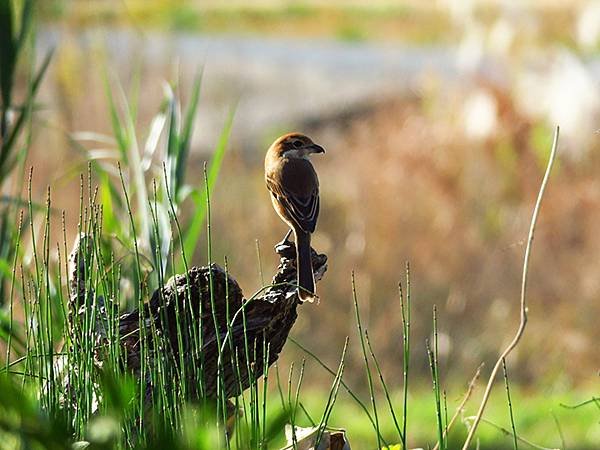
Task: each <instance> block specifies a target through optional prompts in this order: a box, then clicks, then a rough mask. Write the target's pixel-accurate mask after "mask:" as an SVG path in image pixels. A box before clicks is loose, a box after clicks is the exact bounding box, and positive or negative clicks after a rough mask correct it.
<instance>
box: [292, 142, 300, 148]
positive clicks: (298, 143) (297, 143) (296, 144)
mask: <svg viewBox="0 0 600 450" xmlns="http://www.w3.org/2000/svg"><path fill="white" fill-rule="evenodd" d="M292 145H293V146H294V147H296V148H300V147H302V141H294V142H292Z"/></svg>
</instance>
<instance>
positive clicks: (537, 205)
mask: <svg viewBox="0 0 600 450" xmlns="http://www.w3.org/2000/svg"><path fill="white" fill-rule="evenodd" d="M558 134H559V127H556V131H555V132H554V140H553V142H552V151H551V152H550V158H549V159H548V166H547V167H546V173H545V174H544V179H543V180H542V184H541V186H540V191H539V193H538V196H537V200H536V202H535V207H534V209H533V215H532V217H531V224H530V226H529V235H528V237H527V247H526V248H525V257H524V260H523V276H522V279H521V321H520V323H519V328H518V329H517V332H516V334H515V337H514V338H513V340H512V341H511V342H510V344H508V347H506V349H505V350H504V351H503V352H502V354H501V355H500V357H499V358H498V361H496V365H495V366H494V369H493V370H492V373H491V374H490V378H489V380H488V383H487V386H486V388H485V392H484V393H483V399H482V400H481V404H480V405H479V411H478V412H477V415H476V416H475V419H474V420H473V425H472V426H471V429H470V430H469V434H468V435H467V439H466V440H465V443H464V445H463V448H462V450H467V449H468V448H469V445H470V444H471V441H472V440H473V437H474V436H475V431H476V430H477V426H478V425H479V422H480V421H481V418H482V417H483V412H484V411H485V407H486V405H487V402H488V400H489V398H490V394H491V392H492V386H493V384H494V379H495V378H496V375H497V373H498V370H499V369H500V366H501V365H502V360H503V359H505V358H506V357H507V356H508V355H509V354H510V352H512V351H513V349H514V348H515V347H516V346H517V344H518V343H519V341H520V340H521V337H522V336H523V332H524V331H525V326H526V325H527V303H526V292H527V272H528V268H529V257H530V254H531V246H532V243H533V235H534V232H535V225H536V222H537V218H538V214H539V211H540V207H541V204H542V199H543V197H544V192H545V191H546V185H547V184H548V180H549V178H550V172H551V171H552V166H553V165H554V160H555V158H556V150H557V147H558Z"/></svg>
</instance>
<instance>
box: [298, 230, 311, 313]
mask: <svg viewBox="0 0 600 450" xmlns="http://www.w3.org/2000/svg"><path fill="white" fill-rule="evenodd" d="M310 253H311V251H310V233H306V232H302V231H301V232H298V233H296V256H297V260H296V266H297V268H298V285H299V286H300V288H301V289H300V288H299V289H298V296H299V297H300V300H302V301H303V302H305V301H309V302H312V301H313V300H314V299H315V298H316V294H315V277H314V275H313V270H312V258H311V254H310Z"/></svg>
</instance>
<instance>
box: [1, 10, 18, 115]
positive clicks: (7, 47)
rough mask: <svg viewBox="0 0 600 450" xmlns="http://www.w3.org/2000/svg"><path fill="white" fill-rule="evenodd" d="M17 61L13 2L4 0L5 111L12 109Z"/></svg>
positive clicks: (3, 79)
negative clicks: (11, 101)
mask: <svg viewBox="0 0 600 450" xmlns="http://www.w3.org/2000/svg"><path fill="white" fill-rule="evenodd" d="M16 60H17V52H16V48H15V41H14V38H13V10H12V2H11V1H10V0H2V1H0V93H1V96H2V108H3V109H4V110H6V109H8V108H9V107H10V100H11V92H12V86H13V76H14V70H15V65H16V62H17V61H16ZM3 114H4V111H3ZM3 120H4V117H3ZM3 125H4V124H3Z"/></svg>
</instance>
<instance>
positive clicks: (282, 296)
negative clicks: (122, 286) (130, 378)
mask: <svg viewBox="0 0 600 450" xmlns="http://www.w3.org/2000/svg"><path fill="white" fill-rule="evenodd" d="M90 242H91V240H90V239H89V238H88V237H87V236H81V237H80V238H79V239H78V241H77V243H76V244H75V247H74V249H73V251H72V253H71V269H70V271H71V295H70V301H69V316H70V317H71V320H70V323H71V324H72V325H71V326H72V328H73V329H72V330H71V331H72V332H73V334H74V335H75V341H74V342H75V343H77V342H78V339H80V338H81V334H80V331H81V330H79V329H78V328H77V326H76V325H75V324H77V323H79V322H81V321H80V320H73V319H76V317H75V316H79V317H82V316H83V315H84V314H85V313H86V308H90V307H93V308H95V309H96V315H95V317H96V320H95V326H94V327H93V333H92V334H93V336H89V335H88V336H87V337H86V338H87V339H89V338H92V339H93V340H94V342H95V344H96V346H97V348H98V351H96V354H95V359H96V363H97V364H98V365H102V363H103V359H104V358H105V355H106V352H105V351H102V348H103V347H106V345H107V344H108V339H110V336H109V334H108V333H107V332H106V330H107V326H106V323H107V321H106V317H107V316H108V314H107V312H108V310H109V309H110V308H116V306H115V305H113V304H112V302H111V301H109V300H104V299H102V298H95V297H94V294H93V292H89V289H87V290H86V286H85V282H83V280H85V279H86V277H85V271H86V261H89V260H90V257H89V255H90V252H91V248H90ZM276 252H277V253H278V254H279V256H280V263H279V267H278V268H277V273H276V274H275V275H274V277H273V284H272V286H270V287H268V288H266V289H264V290H263V291H262V292H260V293H259V294H258V295H256V296H255V297H254V298H251V299H245V298H244V296H243V293H242V290H241V288H240V286H239V285H238V283H237V282H236V280H235V279H234V278H233V277H231V276H230V275H229V276H228V275H227V274H226V273H225V271H224V270H223V269H222V268H221V267H219V266H218V265H216V264H212V265H211V266H210V270H209V268H208V267H192V268H191V269H190V270H188V272H187V273H186V274H183V275H176V276H174V277H172V278H171V279H170V280H169V281H168V282H167V283H166V285H165V286H164V288H162V289H158V290H156V291H155V292H154V294H153V295H152V297H151V299H150V300H149V301H148V302H147V303H145V305H144V307H143V309H142V312H141V319H142V320H141V321H140V311H139V310H137V309H136V310H134V311H131V312H128V313H125V314H122V315H120V317H119V322H118V323H119V335H120V336H121V339H120V346H121V354H122V355H123V364H124V366H125V367H126V369H127V370H129V371H130V372H131V373H133V374H134V375H135V376H137V377H138V378H139V377H140V376H141V369H140V350H141V348H142V342H143V343H144V346H145V348H146V352H148V366H149V367H150V369H147V371H146V374H149V373H150V372H151V371H152V370H151V368H152V365H154V364H157V358H161V363H163V367H166V368H167V370H169V371H170V374H171V375H172V376H175V377H177V376H179V375H178V374H181V373H186V376H187V377H188V379H187V380H178V381H180V382H184V383H187V386H188V393H189V395H190V397H192V398H199V397H215V396H216V395H217V392H218V389H219V391H221V392H224V393H225V396H226V398H230V397H233V396H235V395H238V394H240V392H241V391H242V390H244V389H246V388H247V387H248V386H249V385H250V380H251V379H257V378H259V377H260V376H261V375H262V373H263V366H264V361H265V360H266V361H267V363H268V365H271V364H273V363H274V362H275V361H276V360H277V358H278V356H279V353H280V352H281V350H282V348H283V345H284V344H285V341H286V339H287V336H288V334H289V332H290V330H291V328H292V326H293V324H294V322H295V320H296V317H297V312H296V308H297V306H298V305H299V304H300V303H301V301H300V299H299V297H298V295H297V289H296V285H295V284H296V266H295V263H296V252H295V248H294V247H293V245H290V244H283V245H278V246H277V247H276ZM312 262H313V270H314V274H315V280H316V281H319V280H320V279H321V278H322V277H323V274H324V273H325V271H326V270H327V257H326V256H325V255H323V254H317V253H316V252H315V251H314V250H312ZM211 284H212V300H211ZM90 305H91V306H90ZM211 305H214V315H213V308H212V306H211ZM88 312H89V311H88ZM215 322H216V327H215ZM140 323H142V324H143V329H142V332H141V333H140V329H139V324H140ZM200 330H201V333H200ZM228 330H229V332H228ZM78 335H79V336H80V337H77V336H78ZM217 342H219V343H220V348H221V353H220V352H219V346H218V345H217ZM75 345H76V344H75ZM194 349H200V350H199V351H198V350H194ZM264 349H268V354H267V355H265V353H264ZM246 350H248V351H246ZM219 354H220V359H219ZM265 356H266V358H265ZM181 364H184V365H185V368H184V370H179V369H181V368H180V367H179V366H180V365H181ZM219 366H220V367H219ZM193 367H196V368H200V370H199V371H198V370H196V371H194V370H192V368H193ZM194 372H195V376H196V377H202V376H201V375H199V374H200V373H202V374H203V377H202V379H193V377H194ZM249 373H250V375H251V376H249ZM218 374H219V375H220V376H219V379H221V380H223V385H222V386H220V387H218V386H217V376H218ZM146 382H147V386H146V396H147V400H148V401H150V402H151V399H152V392H153V386H152V380H151V378H150V376H149V375H147V376H146Z"/></svg>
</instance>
